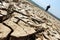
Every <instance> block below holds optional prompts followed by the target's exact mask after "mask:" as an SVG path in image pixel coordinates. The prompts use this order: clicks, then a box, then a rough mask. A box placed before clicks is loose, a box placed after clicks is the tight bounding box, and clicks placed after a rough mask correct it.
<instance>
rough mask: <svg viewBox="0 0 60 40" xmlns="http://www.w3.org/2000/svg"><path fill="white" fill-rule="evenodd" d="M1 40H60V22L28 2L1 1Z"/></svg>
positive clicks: (25, 0)
mask: <svg viewBox="0 0 60 40" xmlns="http://www.w3.org/2000/svg"><path fill="white" fill-rule="evenodd" d="M0 40H60V21H59V20H57V19H56V18H55V17H53V16H51V15H50V14H49V13H47V12H46V11H44V10H42V9H40V8H38V7H37V6H35V5H34V4H32V3H30V2H29V1H28V0H1V1H0Z"/></svg>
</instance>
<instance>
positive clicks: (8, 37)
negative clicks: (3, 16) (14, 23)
mask: <svg viewBox="0 0 60 40" xmlns="http://www.w3.org/2000/svg"><path fill="white" fill-rule="evenodd" d="M2 24H3V25H5V26H7V27H8V28H10V29H11V32H10V33H9V34H8V36H7V40H10V37H11V33H12V32H13V31H14V30H13V29H12V28H11V27H10V26H8V25H7V24H5V23H2Z"/></svg>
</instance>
